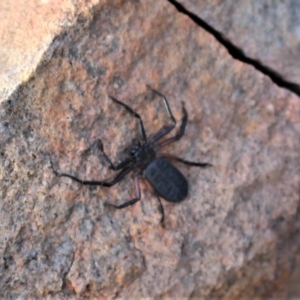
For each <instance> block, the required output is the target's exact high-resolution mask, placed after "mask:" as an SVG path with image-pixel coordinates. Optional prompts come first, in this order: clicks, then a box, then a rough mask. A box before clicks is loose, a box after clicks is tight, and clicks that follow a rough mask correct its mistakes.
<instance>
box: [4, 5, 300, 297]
mask: <svg viewBox="0 0 300 300" xmlns="http://www.w3.org/2000/svg"><path fill="white" fill-rule="evenodd" d="M92 13H93V19H92V20H90V19H81V22H79V23H76V24H74V26H72V27H70V28H68V29H67V30H65V31H64V32H63V33H62V34H61V35H60V36H58V37H57V38H56V41H55V46H53V45H50V47H54V50H53V52H52V56H51V59H50V58H49V57H47V55H46V58H45V59H44V58H43V59H42V60H41V63H40V64H39V66H38V68H37V69H36V71H35V73H34V74H33V76H32V77H31V79H30V80H29V81H28V82H26V83H24V84H22V85H21V86H20V87H19V88H18V89H17V91H16V92H15V93H14V94H13V95H12V96H11V97H10V98H9V99H8V101H6V102H4V103H2V104H1V106H0V120H1V121H0V122H1V123H0V130H1V135H0V141H1V142H0V145H1V149H0V162H1V169H0V191H1V199H2V201H1V206H0V220H1V221H0V222H1V224H0V225H1V226H0V230H1V234H0V252H1V260H0V291H1V298H3V299H9V298H24V299H26V298H28V299H32V298H46V297H47V298H49V299H99V298H100V299H101V298H103V299H107V298H113V297H116V298H124V299H135V298H175V297H177V298H182V299H184V298H192V297H194V298H206V299H211V298H225V299H226V298H227V299H237V298H241V297H245V295H248V297H249V298H253V297H263V296H266V297H267V296H272V295H274V294H275V291H278V293H279V292H280V293H281V294H280V295H285V294H284V290H283V289H284V287H285V285H286V283H287V281H288V279H289V278H293V277H291V276H292V271H293V267H294V264H295V265H297V262H298V261H299V254H298V253H299V245H300V243H299V238H298V236H299V186H300V185H299V182H300V178H299V177H300V174H299V158H300V157H299V156H300V153H299V148H300V138H299V137H300V125H299V124H300V122H299V118H300V103H299V99H298V98H297V97H296V96H295V95H294V94H292V93H290V92H288V91H286V90H284V89H281V88H278V87H277V86H276V85H274V84H273V83H272V81H271V80H270V79H269V78H268V77H266V76H264V75H262V74H260V73H259V72H257V71H256V70H255V69H254V68H253V67H251V66H249V65H245V64H243V63H241V62H239V61H237V60H234V59H232V57H231V56H230V55H229V54H228V52H227V50H226V49H225V48H224V47H223V46H222V45H220V44H219V43H218V42H217V41H216V40H215V39H214V38H213V37H212V36H211V35H210V34H209V33H207V32H206V31H204V30H203V29H201V28H199V27H198V26H197V25H196V24H195V23H194V22H192V21H191V20H190V19H189V18H188V17H187V16H184V15H182V14H179V13H178V12H177V10H176V9H175V8H174V7H173V6H172V5H170V3H168V2H167V1H159V2H157V4H156V5H155V6H154V5H153V2H152V1H117V0H115V1H107V2H103V3H101V4H99V5H96V6H95V7H94V8H93V12H92ZM145 84H150V85H151V86H152V87H154V88H156V89H157V90H159V91H161V92H162V93H163V94H165V95H166V96H167V97H168V99H169V103H170V106H171V109H172V111H173V114H174V116H175V118H176V119H177V121H178V126H179V123H180V120H181V116H182V110H181V109H182V108H181V105H182V104H181V102H182V101H184V103H185V107H186V109H187V112H188V114H189V120H188V124H187V127H186V132H185V135H184V137H183V138H182V139H181V140H180V141H178V142H176V143H174V144H172V145H170V146H168V147H166V149H165V150H164V151H165V152H166V153H171V154H174V155H177V156H179V157H182V158H185V159H188V160H193V161H202V162H209V163H211V164H213V167H212V168H208V169H199V168H195V167H194V168H193V167H187V166H184V165H180V164H177V163H176V164H174V165H176V166H177V167H178V168H179V169H180V170H181V171H182V173H183V174H184V175H185V176H186V178H187V179H188V182H189V196H188V198H187V199H186V200H185V201H183V202H181V203H178V204H173V203H170V202H166V201H164V200H162V202H163V205H164V209H165V215H166V220H165V227H162V226H161V225H160V213H159V210H158V207H157V201H156V198H155V196H154V195H153V193H151V191H150V190H149V189H148V188H147V185H146V184H142V186H141V189H142V199H141V201H140V202H139V203H137V204H135V205H133V206H130V207H128V208H126V209H123V210H113V209H112V208H109V207H106V206H104V203H105V202H110V203H117V204H121V203H124V202H126V201H128V200H129V199H132V198H133V197H135V188H134V180H133V176H134V174H131V175H129V176H127V177H126V178H125V179H124V180H123V181H121V182H120V183H119V184H118V185H116V186H114V187H112V188H110V189H108V188H104V187H96V188H95V187H88V186H82V185H80V184H79V183H77V182H74V181H71V180H70V179H68V178H62V177H57V176H56V175H55V171H56V172H65V173H69V174H73V175H75V176H78V177H80V178H81V179H93V180H103V179H105V178H112V176H114V172H113V171H111V170H109V169H108V166H107V162H106V161H105V159H104V158H103V156H101V155H100V153H99V149H97V140H98V139H99V138H101V139H102V141H103V144H104V149H105V151H106V153H107V155H108V156H109V157H110V158H111V159H112V161H113V162H116V161H118V160H119V159H121V158H122V157H124V155H125V154H124V152H123V150H124V149H125V148H128V147H130V145H132V140H133V139H134V138H137V137H139V130H138V126H137V121H136V120H135V119H134V118H132V117H131V116H130V115H129V114H128V113H127V112H126V111H125V110H124V109H123V108H122V107H119V106H117V105H116V104H115V103H113V102H112V100H111V99H110V98H109V97H108V96H109V95H112V96H114V97H116V98H117V99H119V100H121V101H123V102H124V103H126V104H127V105H129V106H130V107H131V108H132V109H134V110H136V111H137V112H138V113H139V114H140V115H141V116H142V118H143V120H144V125H145V128H146V131H147V134H148V136H151V134H154V133H155V132H156V131H157V130H159V129H160V128H162V127H163V126H164V125H166V124H169V123H170V120H169V119H168V116H167V113H166V111H165V108H164V105H163V102H162V99H161V98H159V97H157V96H155V95H154V94H153V93H152V92H151V91H150V90H149V89H147V87H146V85H145ZM175 131H176V130H174V131H173V132H172V134H174V132H175ZM172 134H170V136H172ZM290 290H292V288H291V289H290ZM290 290H289V291H290ZM292 291H294V290H292ZM295 293H296V295H297V292H295ZM295 293H294V294H295Z"/></svg>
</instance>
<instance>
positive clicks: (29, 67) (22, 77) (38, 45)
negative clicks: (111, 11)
mask: <svg viewBox="0 0 300 300" xmlns="http://www.w3.org/2000/svg"><path fill="white" fill-rule="evenodd" d="M98 2H99V1H98V0H81V1H71V0H54V1H53V0H52V1H45V0H44V1H38V0H30V1H22V0H10V1H1V2H0V18H1V22H0V39H1V48H0V69H1V74H0V103H1V102H2V101H4V100H6V99H7V98H8V97H9V96H10V95H11V93H12V92H13V91H14V90H15V89H16V88H17V87H18V85H20V84H21V83H22V82H26V81H27V80H28V79H29V78H30V76H31V75H32V73H33V72H34V71H35V69H36V67H37V65H38V64H39V62H40V61H41V59H42V58H43V59H47V56H48V57H51V55H52V50H53V48H55V47H56V43H53V44H52V48H51V47H50V48H49V46H50V44H51V43H52V41H53V39H54V38H55V36H56V35H59V34H60V33H61V32H62V31H63V29H64V28H67V27H69V26H71V25H72V24H74V23H75V22H76V20H77V19H78V16H80V15H82V16H85V17H86V18H87V17H88V16H89V14H90V12H89V11H90V10H91V9H92V7H93V6H94V5H95V4H97V3H98ZM102 2H103V1H102ZM45 52H46V53H47V54H46V55H45Z"/></svg>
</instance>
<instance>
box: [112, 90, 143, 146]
mask: <svg viewBox="0 0 300 300" xmlns="http://www.w3.org/2000/svg"><path fill="white" fill-rule="evenodd" d="M109 97H110V99H112V100H113V101H115V102H116V103H117V104H119V105H121V106H123V107H124V108H125V109H126V110H127V111H128V112H129V113H130V114H131V115H132V116H133V117H135V118H137V119H138V121H139V125H140V130H141V133H142V136H143V141H144V143H147V136H146V132H145V128H144V124H143V121H142V118H141V117H140V115H139V114H138V113H136V112H135V111H134V110H133V109H132V108H130V107H129V106H127V105H126V104H125V103H123V102H121V101H119V100H117V99H116V98H114V97H112V96H109Z"/></svg>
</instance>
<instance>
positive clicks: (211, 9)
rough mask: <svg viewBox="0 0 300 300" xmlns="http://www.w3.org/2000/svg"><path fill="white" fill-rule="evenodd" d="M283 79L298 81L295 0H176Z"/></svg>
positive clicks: (299, 23) (299, 31)
mask: <svg viewBox="0 0 300 300" xmlns="http://www.w3.org/2000/svg"><path fill="white" fill-rule="evenodd" d="M176 2H178V3H180V4H182V5H183V6H184V7H185V8H186V9H187V10H188V11H190V12H191V13H193V14H196V15H197V16H199V17H200V18H201V19H202V20H204V21H205V22H206V23H207V24H209V25H210V26H212V27H213V28H214V29H215V30H217V31H219V32H220V33H221V34H222V35H223V36H224V37H225V38H226V39H228V40H230V41H231V42H232V43H233V44H234V45H236V46H237V47H239V48H240V49H241V50H242V51H243V52H244V53H245V55H246V56H248V57H250V58H252V59H255V60H257V61H259V62H261V63H262V64H264V65H265V66H267V67H269V68H270V69H272V70H273V71H275V72H277V73H278V74H279V75H280V76H282V77H283V78H284V79H285V80H287V81H290V82H292V83H296V84H298V85H300V59H299V57H300V2H299V1H298V0H284V1H273V0H264V1H260V0H243V1H230V0H225V1H224V0H222V1H220V0H216V1H209V0H206V1H198V0H177V1H176Z"/></svg>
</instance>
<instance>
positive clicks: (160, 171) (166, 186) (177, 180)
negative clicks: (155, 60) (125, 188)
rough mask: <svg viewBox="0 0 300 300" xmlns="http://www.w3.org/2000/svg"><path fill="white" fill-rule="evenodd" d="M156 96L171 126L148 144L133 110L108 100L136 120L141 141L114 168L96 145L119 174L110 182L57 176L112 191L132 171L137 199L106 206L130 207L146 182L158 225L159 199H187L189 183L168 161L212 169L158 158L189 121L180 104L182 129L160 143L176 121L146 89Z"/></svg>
mask: <svg viewBox="0 0 300 300" xmlns="http://www.w3.org/2000/svg"><path fill="white" fill-rule="evenodd" d="M147 87H148V88H149V89H151V90H152V91H153V92H154V93H155V94H157V95H158V96H160V97H162V99H163V101H164V104H165V107H166V110H167V113H168V116H169V118H170V119H171V121H172V124H171V125H169V126H167V127H163V128H162V129H160V130H159V131H158V132H157V133H156V134H154V135H153V136H152V137H151V139H150V140H148V138H147V135H146V132H145V128H144V124H143V121H142V119H141V117H140V115H139V114H137V113H136V112H135V111H134V110H132V109H131V108H130V107H129V106H128V105H126V104H125V103H123V102H121V101H119V100H117V99H116V98H114V97H112V96H109V97H110V98H111V100H113V101H114V102H115V103H117V104H119V105H121V106H123V107H124V108H125V109H126V110H127V111H128V112H129V113H130V115H131V116H133V117H135V118H136V119H137V120H138V123H139V127H140V131H141V135H142V138H141V140H137V143H136V145H134V146H133V147H132V149H131V151H130V154H129V155H128V157H127V158H126V159H125V160H123V161H121V162H119V163H118V164H116V165H115V164H113V163H112V161H111V160H110V158H109V157H108V156H107V155H106V153H105V152H104V149H103V144H102V141H101V139H99V140H98V141H97V146H98V148H99V150H100V152H101V154H102V155H103V157H104V159H105V160H106V162H107V163H108V165H109V168H110V169H112V170H114V171H119V170H120V172H119V173H118V174H117V176H116V177H115V178H114V179H113V180H112V181H94V180H81V179H79V178H77V177H75V176H73V175H70V174H66V173H61V174H59V173H57V175H58V176H64V177H68V178H71V179H72V180H75V181H77V182H79V183H81V184H83V185H93V186H105V187H112V186H113V185H115V184H116V183H118V182H119V181H121V180H122V179H123V178H124V177H125V176H126V175H127V174H128V173H129V172H131V171H133V170H135V187H136V197H135V198H134V199H132V200H130V201H127V202H125V203H123V204H121V205H115V204H112V203H108V202H105V205H107V206H111V207H114V208H117V209H122V208H125V207H127V206H129V205H133V204H134V203H136V202H138V201H139V200H140V199H141V191H140V184H139V181H140V179H141V177H143V178H145V179H146V180H147V181H148V182H149V183H150V185H151V186H152V188H153V191H154V193H155V195H156V198H157V200H158V208H159V211H160V213H161V224H163V222H164V218H165V214H164V209H163V206H162V203H161V200H160V197H162V198H164V199H165V200H166V201H169V202H180V201H182V200H184V199H185V198H186V197H187V194H188V182H187V180H186V178H185V177H184V176H183V174H182V173H181V172H180V171H179V170H178V169H177V168H176V167H175V166H174V165H172V164H171V162H170V161H171V160H173V161H178V162H180V163H183V164H186V165H188V166H195V167H201V168H207V167H211V166H212V165H211V164H209V163H201V162H193V161H187V160H184V159H182V158H179V157H176V156H173V155H169V154H163V153H162V154H158V153H157V151H158V150H159V149H161V148H163V147H165V146H167V145H169V144H171V143H173V142H175V141H178V140H179V139H180V138H181V137H182V136H183V135H184V131H185V127H186V124H187V120H188V114H187V111H186V109H185V107H184V102H182V114H183V117H182V120H181V126H180V130H179V132H178V133H176V134H175V135H174V136H173V137H171V138H168V139H166V140H163V141H161V139H162V138H163V137H164V136H165V135H166V134H168V133H169V132H170V131H171V130H172V129H174V127H175V125H176V120H175V118H174V116H173V114H172V112H171V109H170V106H169V103H168V100H167V98H166V97H165V96H164V95H163V94H162V93H160V92H158V91H157V90H155V89H153V88H151V87H150V86H149V85H147Z"/></svg>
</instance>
